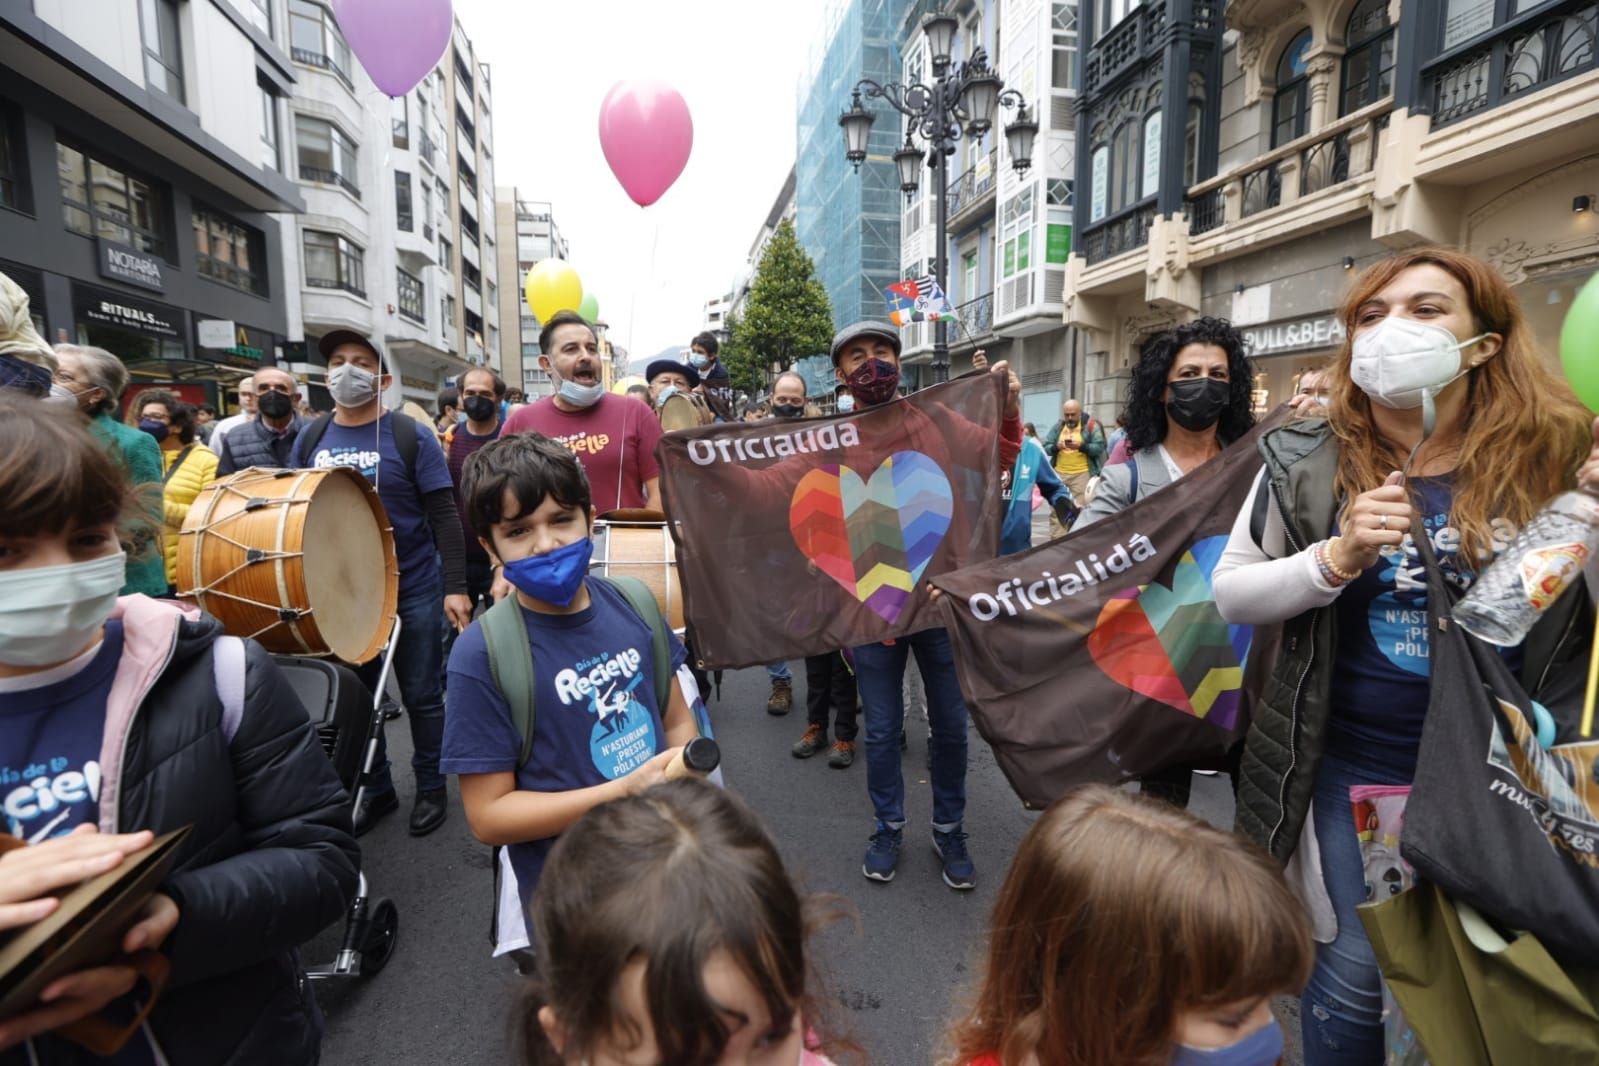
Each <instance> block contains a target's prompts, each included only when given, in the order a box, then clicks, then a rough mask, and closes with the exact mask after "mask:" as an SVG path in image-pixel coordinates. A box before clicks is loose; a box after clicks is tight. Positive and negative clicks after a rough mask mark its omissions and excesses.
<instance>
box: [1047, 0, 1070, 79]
mask: <svg viewBox="0 0 1599 1066" xmlns="http://www.w3.org/2000/svg"><path fill="white" fill-rule="evenodd" d="M1051 10H1052V13H1051V15H1050V32H1051V33H1052V34H1053V36H1054V43H1055V54H1054V56H1053V57H1052V62H1051V65H1050V78H1049V83H1050V84H1051V85H1052V86H1054V88H1055V89H1056V91H1057V92H1058V91H1060V90H1062V89H1076V88H1077V5H1076V4H1062V3H1056V4H1054V5H1052V9H1051Z"/></svg>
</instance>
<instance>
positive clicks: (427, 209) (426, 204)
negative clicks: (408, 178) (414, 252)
mask: <svg viewBox="0 0 1599 1066" xmlns="http://www.w3.org/2000/svg"><path fill="white" fill-rule="evenodd" d="M418 188H420V189H421V190H422V236H423V238H425V239H427V240H432V239H433V183H432V182H431V181H428V180H427V178H426V177H425V176H424V177H423V178H422V180H421V181H420V182H419V183H418Z"/></svg>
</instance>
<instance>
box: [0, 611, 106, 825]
mask: <svg viewBox="0 0 1599 1066" xmlns="http://www.w3.org/2000/svg"><path fill="white" fill-rule="evenodd" d="M121 658H122V623H121V622H119V621H117V620H115V619H113V620H111V621H108V622H106V624H105V639H104V640H103V641H101V643H100V647H99V650H98V651H96V652H95V654H94V657H93V658H92V659H90V660H89V662H88V665H86V666H84V667H83V668H82V669H80V670H78V671H77V672H76V673H74V674H73V675H72V676H71V677H66V678H63V679H61V680H60V681H56V682H54V683H52V684H48V685H43V686H41V687H39V688H30V689H27V690H26V691H25V692H17V693H9V692H0V738H3V739H0V797H3V800H0V803H3V807H4V811H5V819H6V822H5V830H6V832H7V833H9V834H11V835H12V836H14V837H16V838H17V839H19V840H22V841H24V842H26V843H29V844H37V843H39V842H40V841H43V840H49V839H50V838H52V837H58V836H64V835H66V834H67V833H70V832H72V830H73V829H74V828H76V827H77V826H80V825H82V824H83V823H85V822H91V823H93V822H98V821H99V820H100V779H101V774H100V739H101V736H102V735H103V734H104V732H105V708H106V699H107V697H108V696H110V694H111V682H112V681H114V680H115V679H116V676H117V663H118V662H119V661H120V660H121Z"/></svg>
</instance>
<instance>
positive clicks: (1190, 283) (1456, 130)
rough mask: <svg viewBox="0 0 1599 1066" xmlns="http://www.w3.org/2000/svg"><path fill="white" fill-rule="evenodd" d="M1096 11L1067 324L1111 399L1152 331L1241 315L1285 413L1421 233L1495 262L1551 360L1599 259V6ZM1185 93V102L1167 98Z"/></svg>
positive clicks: (1268, 1)
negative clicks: (1360, 280) (1350, 308)
mask: <svg viewBox="0 0 1599 1066" xmlns="http://www.w3.org/2000/svg"><path fill="white" fill-rule="evenodd" d="M1094 14H1095V15H1096V16H1098V17H1100V18H1101V19H1104V18H1105V17H1106V16H1107V15H1108V16H1109V24H1108V25H1106V24H1105V23H1104V22H1101V23H1098V24H1095V26H1091V27H1089V32H1090V33H1091V36H1090V37H1088V38H1086V40H1087V41H1088V44H1087V46H1086V47H1087V51H1086V53H1085V60H1084V71H1083V88H1084V97H1085V100H1084V104H1085V111H1084V112H1083V113H1080V114H1079V119H1080V121H1081V120H1083V119H1084V118H1085V117H1086V119H1087V121H1086V122H1082V124H1081V125H1080V129H1081V128H1084V127H1085V126H1088V127H1090V132H1089V134H1088V136H1089V144H1088V146H1087V149H1086V150H1087V155H1085V156H1084V158H1083V159H1081V160H1080V161H1079V167H1078V181H1079V186H1078V187H1079V188H1080V189H1082V188H1084V187H1085V185H1086V186H1088V187H1089V194H1088V195H1087V196H1079V198H1078V203H1077V224H1078V227H1079V230H1080V232H1082V233H1083V239H1082V240H1081V241H1079V242H1078V248H1077V249H1076V250H1075V251H1074V253H1073V256H1072V260H1071V263H1070V269H1069V284H1068V295H1069V299H1070V303H1069V307H1068V310H1067V320H1068V321H1069V322H1073V323H1075V324H1076V325H1078V326H1080V327H1081V328H1083V329H1084V330H1086V331H1087V332H1088V335H1089V336H1090V337H1091V338H1092V344H1091V348H1092V352H1093V354H1091V355H1090V357H1089V360H1088V363H1089V366H1090V378H1091V382H1090V388H1091V389H1092V390H1093V391H1094V394H1095V399H1096V402H1102V403H1104V404H1107V405H1113V404H1115V403H1117V402H1119V399H1118V398H1119V396H1120V394H1121V389H1122V386H1123V383H1124V382H1125V379H1126V375H1127V373H1128V368H1129V367H1130V366H1131V364H1132V361H1133V359H1134V358H1135V357H1136V352H1137V346H1138V343H1139V342H1140V340H1141V339H1142V338H1143V337H1145V336H1147V335H1148V333H1149V332H1151V331H1152V330H1155V329H1158V328H1162V327H1163V326H1165V325H1168V324H1171V323H1174V322H1177V321H1181V320H1184V319H1186V318H1189V317H1192V316H1194V315H1196V314H1201V313H1203V314H1213V315H1220V316H1222V317H1227V318H1230V319H1231V320H1232V321H1234V322H1235V323H1236V324H1238V325H1239V326H1241V327H1243V328H1244V331H1245V334H1246V336H1247V337H1248V338H1249V341H1250V344H1251V348H1252V353H1253V355H1254V357H1255V396H1256V408H1257V410H1262V411H1264V410H1267V409H1269V408H1270V407H1272V406H1275V405H1276V404H1277V403H1278V402H1280V401H1281V400H1283V399H1284V398H1286V397H1287V396H1288V395H1290V394H1291V392H1292V390H1293V388H1294V386H1295V383H1296V382H1297V380H1298V378H1299V376H1300V375H1301V374H1302V373H1304V372H1305V371H1307V370H1310V369H1313V368H1315V367H1318V366H1320V365H1322V364H1324V363H1325V362H1326V360H1327V359H1328V358H1329V357H1331V356H1332V355H1333V354H1334V353H1335V352H1336V351H1337V349H1338V347H1339V345H1340V344H1341V343H1342V341H1343V340H1344V330H1343V324H1342V322H1341V320H1340V319H1339V316H1338V313H1337V312H1338V306H1339V303H1340V301H1341V300H1342V298H1343V296H1344V294H1345V292H1346V291H1347V290H1348V286H1349V280H1350V279H1351V278H1352V277H1353V275H1354V273H1355V272H1356V271H1357V270H1358V269H1359V268H1361V267H1362V266H1364V265H1366V264H1367V263H1369V262H1371V261H1372V260H1374V259H1376V258H1378V257H1381V256H1383V255H1385V254H1387V253H1389V252H1390V251H1393V250H1397V249H1404V248H1410V247H1416V246H1420V245H1431V244H1436V245H1443V246H1449V247H1457V248H1461V249H1464V250H1466V251H1468V252H1471V253H1473V254H1475V255H1478V256H1481V257H1483V258H1485V259H1487V260H1489V261H1490V262H1492V263H1494V264H1495V265H1496V266H1497V267H1498V268H1499V269H1500V270H1501V271H1502V272H1503V273H1504V274H1505V276H1506V277H1507V278H1508V279H1509V280H1510V281H1511V282H1512V283H1513V284H1514V285H1515V286H1516V287H1517V289H1518V291H1519V292H1520V294H1521V299H1522V304H1523V307H1524V309H1525V311H1526V312H1527V316H1528V319H1529V321H1530V322H1531V324H1532V327H1533V329H1534V331H1535V332H1536V334H1537V337H1538V340H1539V341H1540V344H1541V347H1542V348H1543V349H1544V351H1545V352H1546V353H1549V355H1550V357H1551V358H1552V355H1553V351H1554V346H1555V342H1556V339H1557V335H1558V330H1559V326H1560V323H1561V321H1562V319H1563V317H1564V314H1565V310H1566V308H1567V307H1568V306H1569V304H1570V301H1571V299H1572V297H1573V296H1574V295H1575V293H1576V290H1577V288H1578V286H1579V285H1580V284H1581V283H1582V281H1584V280H1585V279H1586V277H1587V276H1588V275H1589V274H1591V273H1592V272H1593V271H1594V269H1595V267H1596V266H1599V218H1596V217H1595V212H1594V206H1595V205H1596V204H1599V46H1596V38H1599V6H1596V5H1595V4H1594V3H1593V2H1592V0H1588V2H1587V3H1578V2H1559V0H1546V2H1543V3H1508V2H1505V3H1498V2H1495V0H1421V2H1418V3H1416V4H1411V5H1405V6H1404V8H1403V11H1401V9H1400V5H1399V4H1398V3H1392V4H1389V3H1383V2H1381V0H1339V2H1331V0H1310V2H1307V3H1304V4H1298V3H1287V2H1283V0H1247V2H1241V3H1228V4H1226V5H1225V7H1223V5H1220V4H1214V5H1213V4H1208V3H1204V2H1202V0H1168V2H1167V3H1162V4H1146V5H1141V6H1140V5H1136V4H1134V5H1132V6H1131V7H1129V6H1128V5H1126V4H1122V5H1120V6H1119V7H1118V6H1117V5H1116V4H1108V5H1107V4H1103V3H1102V4H1100V5H1099V6H1098V7H1097V8H1096V10H1095V12H1094ZM1173 23H1174V25H1173ZM1157 40H1164V41H1166V42H1167V43H1166V44H1165V45H1162V46H1152V45H1153V42H1155V41H1157ZM1184 48H1186V50H1187V51H1186V54H1185V53H1184ZM1127 56H1132V57H1133V58H1124V57H1127ZM1156 86H1158V87H1159V88H1160V90H1161V93H1162V95H1157V96H1154V97H1151V95H1150V90H1151V88H1153V87H1156ZM1184 90H1186V92H1184ZM1179 93H1183V95H1182V96H1179V95H1178V94H1179ZM1177 99H1182V100H1184V103H1185V109H1184V110H1182V111H1179V110H1178V109H1176V108H1174V107H1172V106H1171V105H1170V104H1166V105H1165V106H1162V105H1163V103H1164V102H1165V101H1172V100H1177ZM1163 113H1169V114H1170V115H1171V116H1172V117H1171V119H1170V120H1168V121H1166V122H1164V123H1163V122H1162V120H1161V117H1160V116H1161V115H1162V114H1163ZM1178 114H1183V115H1184V122H1183V126H1182V131H1181V132H1182V136H1181V137H1180V138H1179V137H1177V136H1176V133H1177V121H1176V115H1178ZM1150 116H1154V120H1155V128H1156V130H1157V131H1158V133H1159V137H1158V139H1159V142H1160V145H1161V147H1160V148H1159V149H1158V153H1157V154H1156V155H1155V156H1153V157H1151V155H1150V154H1149V153H1150V149H1149V148H1148V145H1149V144H1151V143H1153V139H1152V138H1151V137H1150V136H1149V135H1148V128H1149V121H1150ZM1140 135H1143V139H1142V141H1140V140H1139V139H1138V138H1139V136H1140ZM1126 160H1132V161H1133V162H1134V165H1132V166H1131V167H1129V166H1128V165H1127V164H1126V162H1125V161H1126ZM1150 177H1155V185H1156V186H1157V188H1155V189H1154V190H1153V191H1152V190H1151V189H1150V188H1148V187H1146V186H1145V185H1143V184H1142V183H1143V182H1145V181H1146V180H1147V179H1149V178H1150ZM1135 194H1136V195H1135Z"/></svg>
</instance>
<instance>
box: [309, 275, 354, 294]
mask: <svg viewBox="0 0 1599 1066" xmlns="http://www.w3.org/2000/svg"><path fill="white" fill-rule="evenodd" d="M305 284H306V287H307V288H312V289H337V290H339V291H340V292H347V293H350V294H351V295H354V296H359V297H360V298H361V299H363V300H364V299H366V290H365V289H363V288H361V287H360V286H359V285H357V284H355V283H354V282H353V281H340V280H339V279H337V278H317V277H310V276H307V277H306V279H305Z"/></svg>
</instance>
